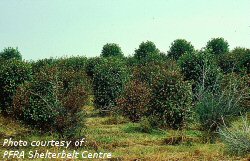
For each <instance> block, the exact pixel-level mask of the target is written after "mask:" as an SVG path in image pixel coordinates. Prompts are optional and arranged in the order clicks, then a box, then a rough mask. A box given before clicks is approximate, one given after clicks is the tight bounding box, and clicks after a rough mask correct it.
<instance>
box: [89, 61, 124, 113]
mask: <svg viewBox="0 0 250 161" xmlns="http://www.w3.org/2000/svg"><path fill="white" fill-rule="evenodd" d="M127 78H128V72H127V68H126V66H125V62H124V61H123V60H121V59H119V58H115V57H113V58H111V57H110V58H108V59H102V60H101V62H100V63H99V64H97V65H96V66H95V69H94V76H93V92H94V96H95V100H94V104H95V106H96V107H97V108H98V109H99V110H100V112H104V113H105V112H110V111H111V110H112V108H113V107H114V106H116V99H117V98H118V97H120V95H121V93H122V92H123V89H124V85H125V83H126V81H127Z"/></svg>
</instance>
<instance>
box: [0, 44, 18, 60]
mask: <svg viewBox="0 0 250 161" xmlns="http://www.w3.org/2000/svg"><path fill="white" fill-rule="evenodd" d="M0 59H2V60H9V59H17V60H22V55H21V53H20V52H19V51H18V48H12V47H8V48H4V49H3V51H2V52H0Z"/></svg>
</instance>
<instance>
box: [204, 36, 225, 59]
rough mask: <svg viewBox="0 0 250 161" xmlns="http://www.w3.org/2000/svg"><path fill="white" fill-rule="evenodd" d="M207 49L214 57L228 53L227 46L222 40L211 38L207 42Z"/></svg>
mask: <svg viewBox="0 0 250 161" xmlns="http://www.w3.org/2000/svg"><path fill="white" fill-rule="evenodd" d="M206 48H207V49H209V50H211V52H212V54H214V55H221V54H226V53H228V52H229V44H228V42H227V41H226V40H225V39H224V38H213V39H211V40H209V41H208V42H207V46H206Z"/></svg>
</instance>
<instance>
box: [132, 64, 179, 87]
mask: <svg viewBox="0 0 250 161" xmlns="http://www.w3.org/2000/svg"><path fill="white" fill-rule="evenodd" d="M171 70H179V68H178V66H177V65H176V62H175V61H172V60H167V61H165V62H163V61H158V60H155V61H151V62H148V63H145V64H139V65H136V66H134V67H133V68H132V79H134V80H138V81H140V82H144V83H146V84H147V85H148V86H149V87H151V86H152V85H153V84H154V82H156V81H158V80H159V79H161V78H162V77H165V76H164V75H165V74H167V72H168V71H171Z"/></svg>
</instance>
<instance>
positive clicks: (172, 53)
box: [168, 39, 194, 60]
mask: <svg viewBox="0 0 250 161" xmlns="http://www.w3.org/2000/svg"><path fill="white" fill-rule="evenodd" d="M191 52H194V47H193V45H192V44H191V42H188V41H187V40H184V39H177V40H175V41H174V42H172V44H171V47H170V50H169V52H168V56H169V57H170V58H172V59H174V60H178V59H179V57H181V56H182V55H183V54H185V53H191Z"/></svg>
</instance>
